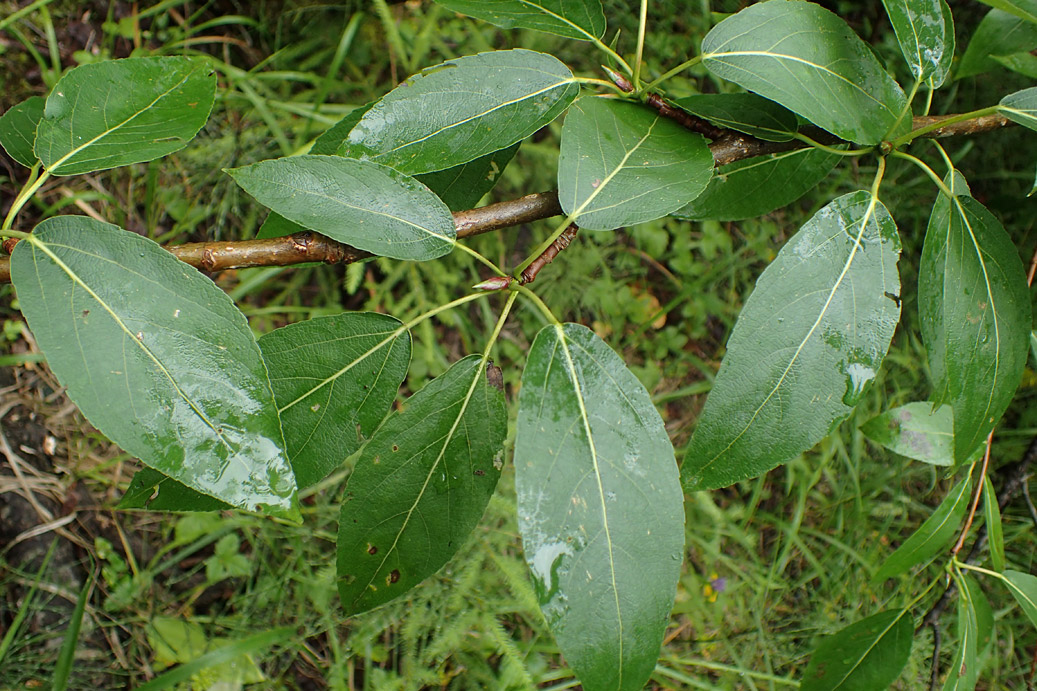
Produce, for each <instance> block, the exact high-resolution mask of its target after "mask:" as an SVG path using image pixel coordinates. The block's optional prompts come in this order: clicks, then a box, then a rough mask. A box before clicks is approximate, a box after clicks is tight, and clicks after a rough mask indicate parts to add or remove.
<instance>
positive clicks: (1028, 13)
mask: <svg viewBox="0 0 1037 691" xmlns="http://www.w3.org/2000/svg"><path fill="white" fill-rule="evenodd" d="M979 1H980V2H982V3H983V4H985V5H990V6H991V7H993V8H995V9H999V10H1003V11H1005V12H1009V13H1011V14H1014V15H1015V16H1016V17H1019V18H1020V19H1025V20H1026V21H1028V22H1030V23H1032V24H1037V0H979Z"/></svg>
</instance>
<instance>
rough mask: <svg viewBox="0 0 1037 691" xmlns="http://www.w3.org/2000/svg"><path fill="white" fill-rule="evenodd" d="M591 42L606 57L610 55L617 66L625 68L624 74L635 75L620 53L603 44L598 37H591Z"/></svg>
mask: <svg viewBox="0 0 1037 691" xmlns="http://www.w3.org/2000/svg"><path fill="white" fill-rule="evenodd" d="M588 36H590V34H588ZM591 42H592V43H593V44H594V45H595V46H596V47H597V48H598V49H599V50H601V51H603V52H604V53H605V54H606V55H608V56H609V57H611V58H612V59H613V60H615V61H616V64H617V65H619V66H620V67H622V68H623V71H624V72H626V73H627V74H629V75H633V74H634V70H632V69H631V68H630V63H628V62H627V61H626V60H624V59H623V57H622V56H621V55H620V54H619V53H617V52H616V51H614V50H612V49H611V48H609V47H608V46H607V45H605V44H604V43H602V41H601V39H600V38H597V37H596V36H591Z"/></svg>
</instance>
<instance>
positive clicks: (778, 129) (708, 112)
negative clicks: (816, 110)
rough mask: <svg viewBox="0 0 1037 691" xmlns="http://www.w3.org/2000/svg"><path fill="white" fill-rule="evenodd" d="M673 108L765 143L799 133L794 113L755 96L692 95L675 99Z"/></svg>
mask: <svg viewBox="0 0 1037 691" xmlns="http://www.w3.org/2000/svg"><path fill="white" fill-rule="evenodd" d="M673 104H674V105H675V106H678V107H679V108H681V110H685V111H687V112H689V113H691V114H692V115H694V116H696V117H700V118H702V119H704V120H709V121H710V122H711V123H713V124H714V125H716V126H717V127H726V128H728V129H732V130H736V131H738V132H744V133H745V134H749V135H752V136H753V137H756V138H757V139H765V140H767V141H769V142H787V141H788V140H790V139H792V133H793V132H796V131H797V130H798V129H799V119H798V118H797V117H796V114H795V113H793V112H792V111H790V110H788V109H786V108H784V107H782V106H780V105H778V104H777V103H775V102H774V101H770V100H767V99H766V98H763V97H762V96H757V95H756V94H696V95H694V96H686V97H684V98H675V99H673Z"/></svg>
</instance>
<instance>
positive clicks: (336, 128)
mask: <svg viewBox="0 0 1037 691" xmlns="http://www.w3.org/2000/svg"><path fill="white" fill-rule="evenodd" d="M375 103H377V101H371V102H370V103H365V104H364V105H362V106H359V107H357V108H354V109H353V110H351V111H349V112H348V113H347V114H346V116H345V117H344V118H342V119H341V120H339V121H338V122H336V123H335V124H334V125H332V126H331V127H329V128H328V129H327V130H326V131H325V132H323V133H321V135H320V136H319V137H317V138H316V139H315V140H314V141H313V146H311V147H310V150H309V153H311V154H315V155H318V156H334V155H335V154H337V153H338V149H339V147H340V146H342V142H344V141H346V138H347V137H349V133H350V132H352V131H353V128H354V127H356V126H357V123H359V122H360V119H361V118H362V117H364V115H365V114H366V113H367V111H369V110H371V108H372V107H373V106H374V104H375Z"/></svg>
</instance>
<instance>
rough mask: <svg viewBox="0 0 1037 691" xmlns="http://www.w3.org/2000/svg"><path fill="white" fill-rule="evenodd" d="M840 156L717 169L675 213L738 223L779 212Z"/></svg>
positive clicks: (792, 155)
mask: <svg viewBox="0 0 1037 691" xmlns="http://www.w3.org/2000/svg"><path fill="white" fill-rule="evenodd" d="M840 159H841V156H839V155H838V154H832V153H829V152H827V151H821V150H820V149H814V148H809V147H808V148H805V149H796V150H795V151H784V152H782V153H777V154H771V155H769V156H760V157H757V158H749V159H745V160H743V161H736V162H734V163H730V164H728V165H726V166H723V167H721V168H718V169H717V172H716V175H715V176H713V179H712V180H710V181H709V184H708V185H707V186H706V191H705V192H703V193H702V194H700V195H699V196H698V197H696V198H695V200H694V201H693V202H691V203H690V204H688V205H687V206H685V207H682V208H680V209H678V210H677V211H675V212H674V214H673V215H674V216H676V217H678V218H686V219H689V220H692V221H699V220H705V219H711V220H716V221H740V220H742V219H745V218H755V217H757V216H762V215H763V214H766V213H770V212H771V211H774V210H775V209H780V208H781V207H783V206H787V205H788V204H791V203H792V202H794V201H796V200H797V199H799V198H800V197H802V196H803V195H804V194H806V193H807V192H809V191H810V190H812V189H813V188H814V187H815V186H816V185H817V184H818V183H819V182H821V181H822V180H824V179H825V178H826V177H828V174H829V173H830V172H831V170H832V169H833V168H835V166H836V164H838V163H839V160H840Z"/></svg>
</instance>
